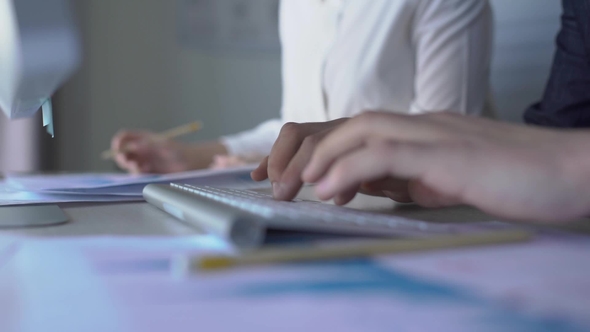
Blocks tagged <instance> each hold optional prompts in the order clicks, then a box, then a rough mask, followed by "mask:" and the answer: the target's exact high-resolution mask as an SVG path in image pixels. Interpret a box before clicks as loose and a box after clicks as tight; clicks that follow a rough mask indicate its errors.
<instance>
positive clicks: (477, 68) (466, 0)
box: [410, 0, 493, 114]
mask: <svg viewBox="0 0 590 332" xmlns="http://www.w3.org/2000/svg"><path fill="white" fill-rule="evenodd" d="M412 39H413V43H414V45H415V49H416V80H415V86H414V93H415V96H414V100H413V102H412V105H411V108H410V113H411V114H419V113H425V112H434V111H454V112H460V113H463V114H482V113H483V112H484V106H485V104H486V99H487V97H488V92H489V71H490V62H491V53H492V41H493V18H492V12H491V8H490V5H489V3H488V1H487V0H423V1H420V2H419V4H418V7H417V11H416V17H415V20H414V29H413V34H412Z"/></svg>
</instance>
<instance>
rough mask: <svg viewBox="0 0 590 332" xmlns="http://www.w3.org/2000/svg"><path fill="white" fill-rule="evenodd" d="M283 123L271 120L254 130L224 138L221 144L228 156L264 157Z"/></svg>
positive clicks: (278, 120)
mask: <svg viewBox="0 0 590 332" xmlns="http://www.w3.org/2000/svg"><path fill="white" fill-rule="evenodd" d="M282 126H283V122H282V121H281V120H280V119H272V120H268V121H266V122H263V123H262V124H260V125H258V126H257V127H256V128H254V129H251V130H247V131H243V132H241V133H237V134H234V135H229V136H224V137H222V138H221V143H222V144H223V145H224V146H225V148H226V149H227V151H228V153H229V155H233V156H239V157H253V156H266V155H268V154H269V153H270V150H271V148H272V146H273V144H274V142H275V140H276V139H277V137H278V136H279V133H280V131H281V127H282Z"/></svg>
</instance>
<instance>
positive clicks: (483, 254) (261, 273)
mask: <svg viewBox="0 0 590 332" xmlns="http://www.w3.org/2000/svg"><path fill="white" fill-rule="evenodd" d="M299 197H300V198H303V199H313V194H312V192H311V190H310V189H309V188H306V189H304V190H303V192H302V193H301V195H300V196H299ZM349 206H350V207H352V208H363V209H368V210H378V211H389V213H395V214H398V215H401V216H404V217H407V218H416V219H420V220H430V221H433V222H467V221H486V220H493V218H492V217H490V216H488V215H486V214H483V213H481V212H479V211H477V210H475V209H471V208H466V207H457V208H448V209H437V210H428V209H421V208H418V207H415V206H413V205H396V204H394V203H393V202H391V201H390V200H388V199H385V198H372V197H366V196H359V197H357V198H356V199H355V200H354V201H353V202H352V203H351V204H350V205H349ZM61 207H62V208H63V210H64V212H65V213H66V214H67V215H68V216H69V218H70V222H69V223H67V224H64V225H59V226H52V227H44V228H30V229H13V230H4V231H0V235H16V236H24V237H34V238H63V237H67V238H81V237H85V236H91V237H92V236H114V237H122V238H126V237H128V236H131V237H136V236H139V237H149V236H156V237H176V236H179V237H182V236H187V235H194V234H199V230H196V229H194V228H191V227H188V226H186V225H184V224H183V223H182V222H180V221H178V220H176V219H175V218H173V217H171V216H169V215H168V214H166V213H164V212H162V211H160V210H158V209H156V208H153V207H152V206H150V205H148V204H147V203H126V204H63V205H61ZM581 222H584V223H586V224H587V223H589V222H588V220H584V221H581ZM565 244H567V243H566V242H565V241H564V242H559V243H557V244H550V250H552V253H553V255H551V256H550V257H547V259H542V260H541V262H540V263H541V264H540V263H539V259H537V261H536V262H530V264H528V261H527V260H526V257H530V255H531V253H532V255H535V252H536V251H535V250H538V249H541V250H544V247H543V245H542V244H541V245H539V244H538V243H528V244H517V245H513V246H502V247H497V248H491V250H490V249H489V248H480V249H477V248H476V249H473V250H451V251H445V252H434V253H421V254H411V255H405V256H394V257H382V258H379V259H376V260H371V261H370V262H369V261H367V262H357V263H352V264H344V265H342V266H339V265H334V264H330V263H327V264H317V265H311V266H300V267H298V266H286V267H263V268H260V269H252V270H243V271H240V270H238V271H235V272H232V273H228V274H222V275H220V276H219V279H218V278H217V277H215V276H214V277H211V278H204V279H198V278H197V279H195V280H193V281H190V280H189V281H188V282H187V283H178V282H177V281H171V280H168V279H165V278H162V277H161V276H160V275H159V274H156V273H154V272H153V271H152V272H150V271H151V270H148V271H147V275H146V276H145V277H142V275H137V274H131V275H129V276H127V275H120V274H116V273H115V274H114V275H110V276H107V278H105V280H104V281H100V282H98V281H97V279H96V278H95V277H94V278H93V277H89V278H88V280H85V279H84V278H81V279H80V278H79V279H72V280H68V281H63V282H61V281H60V280H61V277H60V274H62V273H65V275H67V274H68V273H69V272H64V271H71V269H69V265H68V264H70V261H69V258H68V257H64V258H62V260H61V261H60V260H59V258H60V257H59V256H60V255H61V253H63V254H65V255H68V254H70V253H71V251H68V250H66V251H63V252H59V254H58V255H57V257H56V256H55V255H53V256H51V255H50V257H49V258H52V259H57V263H58V266H61V265H59V264H65V265H63V266H66V268H63V269H62V268H59V273H58V274H56V273H55V272H53V271H54V268H53V267H52V266H51V265H52V264H51V263H48V261H47V260H46V258H47V257H45V256H44V254H45V252H44V251H43V250H41V251H37V252H36V253H35V254H34V255H32V256H26V257H27V258H26V259H24V260H23V262H24V263H25V264H27V263H28V264H29V265H25V270H24V271H25V272H22V271H21V272H18V273H16V274H10V273H6V272H9V271H7V269H4V270H2V269H0V272H4V274H3V273H0V299H4V303H18V301H21V303H24V304H23V305H22V306H21V307H22V308H25V309H22V310H23V311H22V312H20V314H19V313H18V311H15V313H14V314H12V315H11V317H10V318H11V319H12V320H13V321H14V324H15V326H16V325H17V324H20V323H21V321H20V320H19V317H26V319H24V321H25V322H32V323H30V326H34V327H32V328H29V329H28V330H30V331H46V330H48V327H49V326H54V327H56V328H59V329H58V330H59V331H81V330H84V331H94V330H96V331H101V330H109V331H148V330H149V331H152V330H153V331H168V330H174V328H175V327H176V330H178V331H192V330H194V329H195V328H196V327H201V328H202V329H204V330H216V328H219V327H221V329H222V330H227V331H230V330H232V328H233V330H235V328H236V327H238V326H239V327H241V329H243V328H244V327H246V326H247V327H252V329H255V330H257V331H272V330H289V331H301V330H315V329H317V328H321V329H323V330H331V329H332V328H335V329H336V330H348V331H356V330H359V331H365V330H366V331H369V330H375V329H376V330H390V329H384V326H385V327H387V326H389V327H392V326H395V327H396V329H398V328H399V329H398V330H431V329H432V326H436V330H440V331H443V330H452V331H460V330H467V331H475V330H478V328H477V327H479V326H480V325H481V326H487V327H488V329H487V330H505V329H506V328H516V329H517V330H523V329H524V330H527V331H538V330H540V329H541V330H542V327H545V326H549V327H551V326H553V327H557V328H556V329H555V328H554V329H551V328H549V329H547V330H562V329H560V327H569V325H567V324H570V322H573V323H571V324H573V325H571V326H573V327H574V328H566V330H571V331H584V330H585V328H586V327H590V322H589V321H588V319H584V317H585V316H588V315H585V314H584V310H585V309H584V308H588V307H590V296H586V295H584V294H585V293H584V292H579V291H577V290H578V289H587V288H585V285H586V283H587V281H586V280H590V272H588V268H586V266H588V264H587V263H586V262H588V261H585V260H584V259H580V257H579V256H580V255H578V257H577V258H571V259H568V257H567V256H568V255H570V254H572V253H575V252H577V253H580V252H590V246H588V245H585V244H580V247H579V248H580V250H578V247H572V248H569V249H567V248H566V249H567V250H566V251H563V250H564V249H563V248H562V247H564V246H565ZM42 245H43V244H42ZM48 248H50V247H48ZM586 249H589V250H586ZM568 250H569V251H568ZM564 256H566V257H564ZM572 257H573V255H572ZM582 258H584V257H582ZM511 260H515V261H514V262H511ZM17 262H18V260H17ZM482 262H492V263H493V264H490V265H489V266H488V265H487V263H482ZM482 264H484V265H485V266H482ZM37 265H40V267H39V266H37ZM492 265H493V266H492ZM78 267H79V266H78ZM568 270H570V271H573V272H574V275H570V274H568V273H567V271H568ZM15 271H20V270H15ZM46 271H51V272H49V273H48V272H46ZM531 271H532V272H531ZM546 272H547V273H550V272H555V274H556V275H555V276H550V277H549V278H548V279H547V280H546V278H544V277H543V275H544V273H546ZM523 276H526V278H523ZM496 281H499V283H496ZM39 283H41V284H39ZM545 283H547V287H544V286H545ZM22 285H26V287H25V288H24V292H19V293H18V294H17V293H16V292H15V289H18V288H22V287H23V286H22ZM540 285H542V286H543V289H544V290H546V291H545V292H542V294H539V293H537V292H535V291H534V290H536V289H538V288H539V286H540ZM240 289H242V291H243V292H244V293H240ZM556 289H557V290H558V292H559V293H563V294H565V295H564V296H568V297H569V296H575V298H574V302H573V304H572V300H570V299H567V298H566V299H564V296H560V297H559V298H557V297H556V298H554V297H552V293H551V292H555V291H556ZM106 290H108V292H107V291H106ZM114 290H116V291H114ZM212 290H213V291H214V294H217V295H215V296H217V297H215V298H214V299H208V296H211V293H210V292H211V291H212ZM230 290H233V291H236V292H238V293H237V294H238V295H237V296H235V295H232V294H233V293H231V292H230ZM118 292H123V293H124V294H125V295H124V300H125V301H123V303H124V307H123V308H124V309H123V311H122V312H124V314H125V315H124V318H125V321H124V322H120V321H119V319H120V318H121V316H122V315H123V314H122V313H121V312H119V311H114V309H113V308H114V307H115V306H114V305H118V306H122V305H123V304H121V303H119V302H113V301H115V300H116V299H119V298H118V297H117V298H111V297H108V298H105V297H104V294H117V293H118ZM215 292H217V293H215ZM568 292H569V293H568ZM22 294H24V295H22ZM45 294H48V295H45ZM185 294H191V296H190V297H186V295H185ZM523 294H524V295H526V296H524V295H523ZM162 296H164V297H162ZM523 296H524V297H523ZM514 297H516V298H514ZM55 298H57V299H58V300H57V301H56V299H55ZM523 298H524V300H523ZM7 299H13V300H10V301H8V300H7ZM514 299H515V300H520V301H525V302H524V303H525V304H524V305H523V307H521V308H517V309H518V310H517V311H518V313H514V312H513V311H514V310H516V309H515V308H512V307H511V305H512V304H511V303H512V302H510V301H512V300H514ZM165 300H166V301H170V300H173V302H171V303H169V304H168V305H163V304H162V303H160V302H161V301H165ZM117 301H118V300H117ZM526 301H528V302H526ZM56 303H58V304H59V305H56ZM279 303H280V305H277V304H279ZM66 304H67V305H66ZM568 305H569V306H568ZM48 308H51V310H48ZM576 308H577V309H576ZM15 310H16V309H15ZM576 310H577V311H576ZM530 311H532V312H535V313H538V312H544V311H547V312H548V313H549V315H548V316H546V315H542V314H540V315H539V314H534V315H531V314H530ZM6 312H10V311H3V310H2V305H1V303H0V327H3V325H2V324H3V323H4V322H6V321H7V320H6V321H3V320H2V317H1V316H2V314H5V313H6ZM553 312H558V313H560V314H562V313H566V314H567V315H565V316H563V317H561V316H559V317H553V316H551V315H552V314H553ZM227 313H233V314H232V315H230V317H231V318H232V319H221V320H220V319H219V318H220V317H222V318H225V317H226V315H227ZM269 313H272V314H269ZM55 317H61V319H63V320H65V323H64V322H62V321H60V320H59V319H56V318H55ZM64 317H65V318H64ZM271 317H274V318H275V319H274V320H273V319H269V318H271ZM453 317H454V318H453ZM588 317H590V316H588ZM88 320H90V322H91V323H92V324H96V325H95V326H94V327H95V328H94V329H89V326H88V324H89V321H88ZM439 321H440V323H439ZM129 322H131V323H129ZM261 322H263V324H262V323H261ZM285 322H289V324H287V325H285ZM556 322H557V323H556ZM127 323H129V324H131V328H129V329H126V328H121V326H127V325H126V324H127ZM431 323H432V324H431ZM578 323H580V324H583V325H580V326H581V327H580V326H578V325H577V324H578ZM27 324H28V323H27ZM52 324H53V325H52ZM109 324H112V325H109ZM354 324H358V325H354ZM364 324H369V326H368V327H367V326H366V325H364ZM371 324H372V325H371ZM453 324H454V325H453ZM457 324H458V325H457ZM489 324H495V325H492V326H491V327H490V326H489ZM552 324H553V325H552ZM560 324H561V325H560ZM563 324H566V325H563ZM37 326H40V328H37ZM113 326H115V327H116V328H112V327H113ZM370 326H373V327H374V328H371V327H370ZM473 326H475V327H476V328H473ZM224 327H225V329H224ZM429 327H430V328H429ZM458 327H459V328H458ZM578 327H580V328H578ZM490 328H491V329H490ZM521 328H522V329H521ZM0 329H1V330H2V331H11V329H10V328H8V329H2V328H0ZM49 330H51V329H49ZM15 331H18V329H15Z"/></svg>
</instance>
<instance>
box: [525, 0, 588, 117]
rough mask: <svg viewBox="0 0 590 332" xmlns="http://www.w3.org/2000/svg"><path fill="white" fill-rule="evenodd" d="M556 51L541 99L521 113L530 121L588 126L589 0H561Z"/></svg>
mask: <svg viewBox="0 0 590 332" xmlns="http://www.w3.org/2000/svg"><path fill="white" fill-rule="evenodd" d="M562 4H563V15H562V17H561V30H560V31H559V34H558V36H557V51H556V53H555V56H554V59H553V67H552V69H551V75H550V78H549V82H548V84H547V86H546V88H545V93H544V95H543V99H542V100H541V101H540V102H539V103H537V104H534V105H533V106H531V107H530V108H529V109H528V110H527V111H526V112H525V114H524V120H525V122H527V123H530V124H536V125H541V126H550V127H577V128H580V127H590V0H562Z"/></svg>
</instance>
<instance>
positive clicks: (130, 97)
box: [0, 0, 560, 171]
mask: <svg viewBox="0 0 590 332" xmlns="http://www.w3.org/2000/svg"><path fill="white" fill-rule="evenodd" d="M206 2H207V1H204V0H200V1H184V0H177V1H164V2H163V1H159V0H146V1H141V2H139V1H134V0H81V1H72V4H73V5H74V6H75V8H76V10H77V14H78V15H77V16H78V18H79V23H80V26H81V29H82V34H83V37H84V38H83V41H84V47H85V59H84V60H85V61H84V63H83V66H82V68H81V70H80V71H79V72H78V73H77V75H75V77H74V78H73V79H72V80H71V81H70V82H69V83H68V84H66V86H65V87H64V88H63V89H62V90H61V91H60V92H59V93H58V95H56V97H55V99H54V110H55V113H56V114H55V118H56V119H55V120H56V134H57V136H56V138H55V139H54V140H52V141H51V142H50V143H49V144H46V145H41V143H40V142H39V141H38V140H32V142H29V143H28V146H29V147H30V148H31V149H34V150H36V151H41V150H42V151H44V152H47V153H42V154H35V155H37V156H41V157H42V158H41V159H43V158H45V159H46V160H45V162H44V161H43V160H34V159H32V158H33V157H32V154H31V157H25V159H27V160H26V164H28V165H30V166H27V168H30V169H32V170H35V169H37V170H38V169H59V170H68V171H89V170H96V171H109V170H113V169H114V166H113V164H112V163H108V162H104V161H103V160H101V159H100V152H101V151H102V150H104V149H105V148H107V147H108V144H109V141H110V139H111V137H112V135H113V134H114V133H116V132H117V131H118V130H119V129H120V128H149V129H150V130H153V131H156V132H157V131H161V130H165V129H168V128H172V127H174V126H177V125H180V124H183V123H187V122H191V121H194V120H201V121H202V122H203V123H204V124H205V127H204V129H203V130H202V131H200V132H199V133H198V134H196V135H194V136H193V137H189V138H188V140H194V139H198V140H199V141H210V140H214V139H217V138H218V137H220V136H223V135H227V134H230V133H235V132H240V131H243V130H246V129H248V128H252V127H254V126H256V125H257V124H259V123H261V122H262V121H264V120H266V119H270V118H276V117H277V116H278V115H279V110H280V108H281V95H282V90H281V54H280V51H279V45H278V38H274V37H268V38H267V39H264V40H263V41H264V43H265V44H264V45H271V44H273V43H274V44H276V45H275V46H271V47H252V46H251V45H250V44H253V43H250V44H248V45H245V43H241V44H239V45H238V46H236V47H235V48H228V47H225V48H215V47H210V46H209V45H208V44H207V43H205V42H203V43H200V44H199V43H196V42H187V40H186V39H185V38H184V37H185V33H187V32H188V33H192V35H194V36H196V37H195V38H200V39H198V40H200V41H206V36H205V33H206V32H207V31H209V33H210V32H211V31H210V30H207V29H201V30H198V31H204V32H203V35H198V34H197V33H195V31H197V30H196V29H197V28H198V27H199V25H198V24H194V25H193V26H192V27H193V28H194V29H192V30H189V29H186V24H184V23H183V17H185V16H186V13H187V10H186V8H187V3H192V5H193V6H194V5H198V6H202V7H206V6H207V5H206ZM212 2H213V3H218V5H217V6H220V5H221V4H220V3H222V4H223V6H225V7H226V9H225V10H226V11H227V12H228V13H230V14H231V15H236V17H237V18H238V19H232V20H230V21H224V20H223V16H220V15H210V16H209V17H208V18H207V19H208V20H210V21H214V23H215V24H218V25H216V26H219V27H234V28H224V29H225V30H223V31H224V32H226V33H227V35H231V34H232V33H234V32H235V31H236V30H237V31H240V32H241V33H251V32H252V31H254V30H253V29H250V28H249V25H248V24H249V23H248V22H252V21H254V22H255V23H256V24H264V26H260V28H259V30H258V31H261V33H262V34H264V36H272V32H273V31H275V33H276V30H277V21H278V18H277V13H278V10H277V7H276V6H277V5H276V3H278V2H276V1H274V2H275V4H274V5H270V4H268V5H259V4H261V3H271V2H273V1H266V0H242V1H238V0H231V1H230V0H228V1H212ZM318 2H319V1H318ZM490 3H491V5H492V8H493V11H494V17H495V21H496V27H495V31H494V35H495V41H494V50H493V55H494V58H493V61H492V70H491V74H492V75H491V82H492V92H493V95H494V103H495V106H496V109H497V110H498V115H499V116H500V117H501V118H502V119H505V120H510V121H520V119H521V118H522V112H523V110H524V109H525V108H526V107H527V106H528V105H529V104H530V102H531V101H532V100H538V99H539V98H540V96H541V95H542V91H543V87H544V84H545V82H546V80H547V77H548V73H549V66H550V64H551V58H552V53H553V52H552V51H553V49H554V43H553V40H554V38H555V35H556V32H557V29H558V24H559V15H560V3H559V2H557V1H554V0H522V1H510V0H491V1H490ZM273 6H274V7H273ZM205 9H206V8H205ZM271 9H272V10H273V11H274V14H273V13H272V12H271ZM532 9H534V10H532ZM198 12H199V11H197V13H198ZM201 12H203V13H205V12H206V10H202V11H201ZM193 13H194V12H193ZM191 15H193V14H191ZM192 19H193V22H194V21H195V20H196V21H197V23H199V22H201V23H202V22H205V23H207V24H208V23H210V22H207V21H206V20H203V18H202V17H196V18H195V17H192ZM199 20H200V21H199ZM236 22H237V23H236ZM205 23H203V24H205ZM301 23H304V22H301ZM236 24H238V25H237V27H236ZM257 26H258V25H257ZM232 29H233V30H232ZM187 30H188V31H187ZM232 31H233V32H232ZM238 37H244V36H242V35H240V36H238ZM246 37H248V36H245V37H244V38H241V39H240V40H244V39H246V40H247V38H246ZM265 38H266V37H265ZM231 43H232V41H231V40H230V41H229V42H228V43H227V44H228V45H229V44H231ZM234 44H238V43H234ZM2 121H3V122H6V121H5V120H4V119H3V120H2ZM31 121H32V120H31ZM0 128H2V131H3V132H4V131H5V129H4V128H5V127H4V125H2V127H0ZM39 131H41V129H39ZM0 137H1V138H0V139H1V140H2V141H1V142H0V145H1V146H3V147H4V146H5V145H7V144H10V142H7V140H6V138H5V135H2V136H0ZM0 151H2V154H1V155H0V160H2V162H3V163H2V164H4V161H6V160H8V159H12V158H14V156H13V157H9V156H10V155H13V153H11V152H10V153H8V155H7V152H5V151H9V150H7V149H5V148H1V149H0ZM20 155H21V156H22V155H23V154H20ZM29 158H30V159H29ZM47 160H49V161H50V162H49V163H47ZM230 161H233V160H230ZM20 167H21V166H16V168H20ZM22 167H24V166H22Z"/></svg>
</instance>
